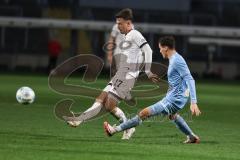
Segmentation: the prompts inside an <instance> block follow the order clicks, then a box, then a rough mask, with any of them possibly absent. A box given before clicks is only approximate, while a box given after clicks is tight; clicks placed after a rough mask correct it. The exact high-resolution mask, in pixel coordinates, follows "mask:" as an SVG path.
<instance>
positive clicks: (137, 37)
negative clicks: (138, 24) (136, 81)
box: [120, 29, 147, 78]
mask: <svg viewBox="0 0 240 160" xmlns="http://www.w3.org/2000/svg"><path fill="white" fill-rule="evenodd" d="M145 44H147V41H146V39H145V38H144V37H143V35H142V34H141V33H140V32H139V31H137V30H135V29H133V30H131V31H130V32H129V33H127V35H125V41H124V42H123V43H122V45H121V47H120V48H121V51H122V54H123V55H125V56H124V57H126V59H125V61H126V62H127V64H130V72H129V74H130V75H131V76H133V77H135V78H137V77H138V74H139V66H140V64H142V62H143V55H142V51H141V47H142V46H144V45H145ZM120 68H121V65H120Z"/></svg>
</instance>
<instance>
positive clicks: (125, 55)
mask: <svg viewBox="0 0 240 160" xmlns="http://www.w3.org/2000/svg"><path fill="white" fill-rule="evenodd" d="M132 19H133V15H132V10H131V9H128V8H127V9H123V10H121V11H120V12H119V13H118V14H117V15H116V23H117V26H118V29H119V31H120V33H121V34H124V42H122V44H121V45H122V46H121V47H120V50H121V56H120V57H121V58H120V60H119V68H118V70H117V72H116V74H115V76H114V77H113V78H112V80H111V81H110V83H109V84H108V85H107V86H106V88H105V89H104V90H103V92H102V93H101V94H100V95H99V96H98V97H97V98H96V101H95V103H94V104H93V105H92V106H91V107H90V108H89V109H88V110H86V111H85V112H84V113H82V114H81V115H80V116H79V117H73V118H72V117H65V118H64V119H65V120H66V121H67V122H68V124H70V125H71V126H74V127H76V126H78V125H80V124H81V123H82V122H83V121H86V120H88V119H90V118H92V117H94V116H96V115H97V114H98V113H99V112H100V110H101V109H102V107H105V109H106V110H107V111H109V112H110V113H111V114H112V115H114V116H115V117H116V118H117V119H118V120H119V121H120V122H126V121H127V118H126V116H125V114H124V113H123V111H122V110H121V109H120V108H119V107H117V105H118V103H119V102H120V101H121V100H129V99H131V98H132V97H131V94H130V91H131V89H132V88H133V86H134V84H135V80H136V78H137V77H138V75H139V66H140V64H141V63H142V62H139V57H141V56H142V53H144V60H145V61H144V64H145V73H146V74H147V76H148V78H149V79H151V80H152V81H153V82H158V81H159V78H158V76H157V75H155V74H153V73H152V72H151V71H150V68H151V63H152V50H151V48H150V46H149V45H148V43H147V41H146V40H145V38H144V37H143V36H142V34H141V33H140V32H139V31H137V30H135V29H133V27H132V26H133V24H132ZM134 132H135V128H130V129H129V130H127V132H126V134H125V135H123V139H129V138H130V137H131V136H132V134H133V133H134Z"/></svg>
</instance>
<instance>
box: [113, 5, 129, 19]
mask: <svg viewBox="0 0 240 160" xmlns="http://www.w3.org/2000/svg"><path fill="white" fill-rule="evenodd" d="M115 18H123V19H124V20H131V21H132V20H133V13H132V10H131V9H130V8H124V9H122V10H121V11H119V12H118V13H117V14H116V15H115Z"/></svg>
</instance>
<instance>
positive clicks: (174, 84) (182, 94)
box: [149, 53, 197, 115]
mask: <svg viewBox="0 0 240 160" xmlns="http://www.w3.org/2000/svg"><path fill="white" fill-rule="evenodd" d="M167 76H168V84H169V89H168V92H167V94H166V97H164V98H163V99H162V100H161V101H159V102H157V103H156V104H153V105H152V106H150V107H149V108H150V110H151V115H157V114H160V113H163V114H174V113H176V112H177V111H178V110H179V109H182V108H183V107H184V106H185V104H186V102H187V100H188V97H189V93H190V97H191V103H197V97H196V89H195V81H194V79H193V77H192V75H191V73H190V71H189V69H188V66H187V64H186V62H185V60H184V59H183V57H182V56H181V55H179V54H178V53H174V54H173V55H172V56H171V57H170V59H169V66H168V73H167Z"/></svg>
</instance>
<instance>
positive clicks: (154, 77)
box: [147, 72, 160, 83]
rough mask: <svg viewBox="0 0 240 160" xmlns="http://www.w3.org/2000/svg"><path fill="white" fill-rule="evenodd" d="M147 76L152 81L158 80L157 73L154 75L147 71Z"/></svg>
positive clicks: (156, 81)
mask: <svg viewBox="0 0 240 160" xmlns="http://www.w3.org/2000/svg"><path fill="white" fill-rule="evenodd" d="M147 76H148V78H149V79H150V80H151V81H152V82H153V83H158V82H160V78H159V77H158V75H156V74H154V73H152V72H149V73H148V75H147Z"/></svg>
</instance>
